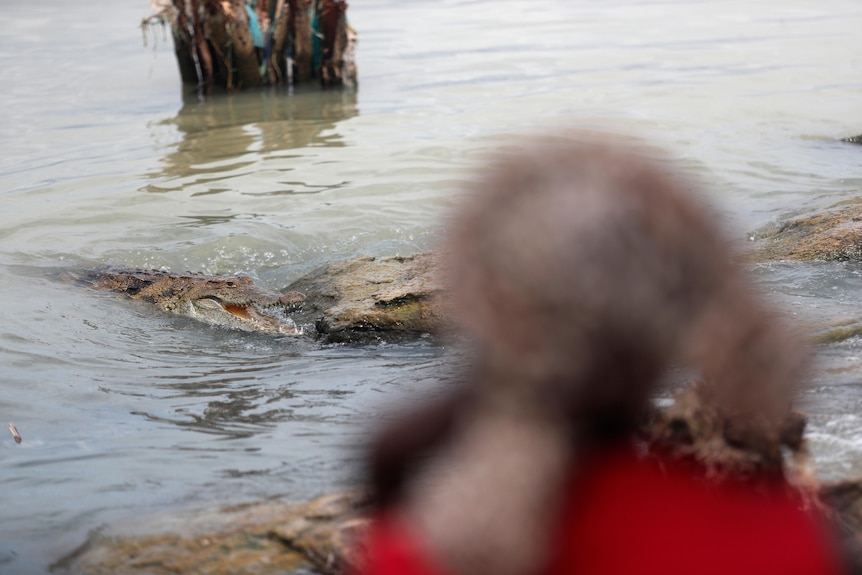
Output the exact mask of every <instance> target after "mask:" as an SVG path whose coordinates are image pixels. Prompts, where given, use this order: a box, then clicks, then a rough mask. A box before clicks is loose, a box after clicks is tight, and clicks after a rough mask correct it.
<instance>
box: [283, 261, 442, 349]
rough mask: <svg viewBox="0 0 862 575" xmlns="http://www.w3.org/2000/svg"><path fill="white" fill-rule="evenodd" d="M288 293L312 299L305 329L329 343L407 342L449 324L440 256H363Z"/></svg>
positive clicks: (301, 318)
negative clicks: (313, 331)
mask: <svg viewBox="0 0 862 575" xmlns="http://www.w3.org/2000/svg"><path fill="white" fill-rule="evenodd" d="M287 289H288V290H293V291H300V292H301V293H304V294H306V300H305V301H304V302H303V304H302V310H301V311H300V312H299V313H298V314H296V315H295V319H296V321H297V323H299V324H313V325H314V327H315V329H316V331H317V334H318V335H319V337H320V338H321V339H323V340H324V341H326V342H365V341H375V340H387V341H392V340H403V339H408V338H416V337H418V336H421V335H423V334H428V333H438V332H439V331H440V330H441V329H442V328H443V327H444V325H445V319H444V318H445V310H444V305H445V304H444V298H443V285H442V282H441V274H440V261H439V257H438V256H437V255H435V254H433V253H423V254H416V255H413V256H408V257H392V258H373V257H358V258H354V259H351V260H347V261H343V262H336V263H333V264H329V265H326V266H323V267H321V268H319V269H317V270H315V271H312V272H311V273H309V274H308V275H306V276H304V277H302V278H300V279H299V280H298V281H296V282H294V283H293V284H291V285H290V286H288V287H287Z"/></svg>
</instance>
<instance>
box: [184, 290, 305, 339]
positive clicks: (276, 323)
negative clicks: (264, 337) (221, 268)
mask: <svg viewBox="0 0 862 575" xmlns="http://www.w3.org/2000/svg"><path fill="white" fill-rule="evenodd" d="M304 299H305V296H304V295H302V294H301V293H299V292H287V293H284V294H280V293H277V292H271V291H269V290H265V289H263V288H260V287H258V286H256V285H254V283H253V282H252V280H251V278H249V277H247V276H236V277H214V278H209V279H207V280H206V281H204V282H201V283H198V284H196V285H194V286H193V287H192V289H190V290H189V292H188V294H187V303H186V304H185V311H186V312H187V313H183V312H182V311H180V310H177V311H178V312H179V313H181V314H182V315H188V316H190V317H193V318H195V319H199V320H201V321H204V322H206V323H211V324H215V325H221V326H224V327H228V328H233V329H240V330H243V331H259V332H265V333H276V334H284V335H299V334H301V333H302V330H301V329H300V328H298V327H297V326H296V324H295V323H294V322H293V320H292V319H290V318H289V317H288V316H287V315H286V312H288V311H290V310H291V309H294V308H295V307H296V304H298V303H300V302H302V301H303V300H304Z"/></svg>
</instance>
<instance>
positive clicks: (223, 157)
mask: <svg viewBox="0 0 862 575" xmlns="http://www.w3.org/2000/svg"><path fill="white" fill-rule="evenodd" d="M356 98H357V95H356V91H355V90H347V89H343V90H327V91H320V90H311V89H306V90H299V91H291V92H290V93H287V92H285V91H283V90H279V89H275V88H273V89H267V90H263V91H254V92H246V93H239V94H233V95H220V96H214V97H211V98H208V99H206V100H203V101H201V100H199V99H198V98H196V97H192V96H186V97H185V98H184V101H183V106H182V108H180V111H179V112H178V113H177V115H176V116H175V117H173V118H170V119H167V120H164V121H162V122H160V123H159V125H160V126H174V127H176V129H177V130H178V132H179V133H180V135H181V139H180V141H179V142H178V143H177V144H176V146H175V149H174V150H172V151H170V152H169V153H167V154H165V156H164V159H163V162H162V169H161V170H160V171H159V172H158V173H154V174H151V177H152V178H154V179H160V180H161V179H163V178H167V179H168V180H170V181H172V183H175V182H176V180H175V179H176V178H181V179H182V182H183V183H186V182H188V183H207V182H211V181H218V180H222V179H223V178H225V177H229V176H230V175H232V174H233V175H239V174H241V173H245V172H246V170H245V169H246V168H250V167H255V166H256V165H257V164H259V163H261V162H264V163H265V162H266V161H267V160H268V159H272V158H291V157H301V156H296V155H295V154H291V153H290V150H294V149H301V148H310V147H341V146H344V145H345V144H344V142H343V139H342V137H341V136H340V135H339V133H338V130H337V126H338V124H339V123H340V122H342V121H344V120H347V119H350V118H352V117H354V116H357V115H358V113H359V110H358V107H357V104H356ZM286 183H287V184H288V185H292V186H293V187H292V188H287V189H281V190H278V191H275V192H270V193H271V194H284V193H299V192H308V191H319V190H321V189H332V188H333V187H337V186H314V185H311V186H306V185H304V184H303V183H302V182H286ZM146 189H147V190H148V191H151V192H164V191H169V189H170V188H165V187H162V186H160V185H159V184H151V185H149V186H147V188H146ZM220 191H225V189H220V188H210V189H208V190H207V192H205V193H218V192H220Z"/></svg>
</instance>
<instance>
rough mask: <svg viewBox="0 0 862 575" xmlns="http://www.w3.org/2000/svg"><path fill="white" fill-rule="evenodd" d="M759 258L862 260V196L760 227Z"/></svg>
mask: <svg viewBox="0 0 862 575" xmlns="http://www.w3.org/2000/svg"><path fill="white" fill-rule="evenodd" d="M756 237H757V238H758V239H759V240H760V246H759V249H758V250H757V254H756V255H757V257H758V259H763V260H833V261H848V260H849V261H862V198H854V199H852V200H847V201H844V202H841V203H839V204H837V205H835V206H833V207H832V208H830V209H829V210H827V211H825V212H823V213H820V214H815V215H813V216H806V217H800V218H795V219H792V220H790V221H788V222H785V223H782V224H780V225H773V226H769V227H766V228H763V229H761V230H759V231H758V232H757V233H756Z"/></svg>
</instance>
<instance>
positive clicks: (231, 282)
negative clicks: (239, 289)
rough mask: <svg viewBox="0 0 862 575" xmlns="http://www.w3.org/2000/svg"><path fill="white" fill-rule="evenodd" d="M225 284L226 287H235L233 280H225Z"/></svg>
mask: <svg viewBox="0 0 862 575" xmlns="http://www.w3.org/2000/svg"><path fill="white" fill-rule="evenodd" d="M226 285H227V287H236V282H235V281H228V282H226Z"/></svg>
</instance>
